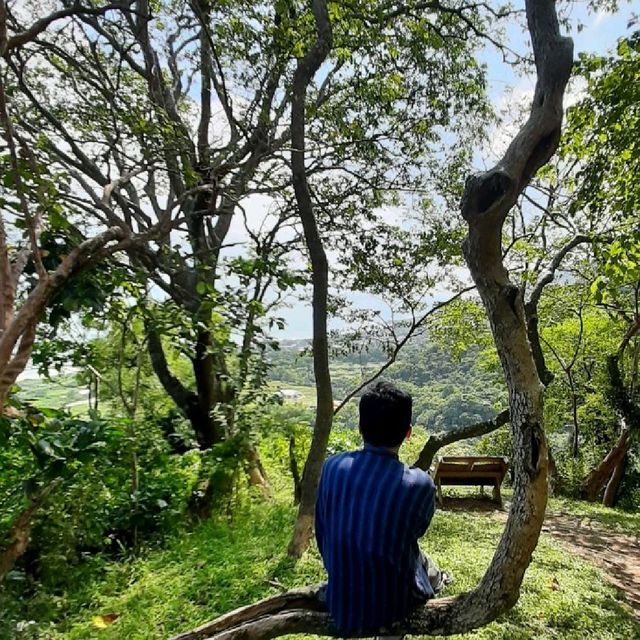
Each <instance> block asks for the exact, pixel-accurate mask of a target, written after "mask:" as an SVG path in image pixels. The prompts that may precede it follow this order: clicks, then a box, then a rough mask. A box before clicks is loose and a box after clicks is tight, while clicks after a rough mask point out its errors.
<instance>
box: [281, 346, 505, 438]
mask: <svg viewBox="0 0 640 640" xmlns="http://www.w3.org/2000/svg"><path fill="white" fill-rule="evenodd" d="M308 347H309V341H308V340H284V341H282V343H281V348H280V350H279V351H275V352H273V353H272V354H271V355H270V357H269V361H270V371H269V376H270V379H271V380H272V381H277V382H278V383H282V384H289V385H294V386H309V387H312V386H313V385H314V376H313V360H312V358H311V355H310V353H309V348H308ZM331 361H332V365H331V376H332V383H333V390H334V397H335V398H336V399H340V398H343V397H344V396H345V395H346V394H347V393H349V391H351V390H352V389H354V388H355V387H357V386H359V385H360V384H361V383H362V381H363V380H365V379H367V378H368V377H370V376H372V375H373V374H374V373H375V372H377V370H378V369H379V367H380V366H381V365H382V364H383V363H384V362H386V356H385V354H384V353H383V352H382V351H381V350H380V349H376V348H370V349H369V350H368V351H362V352H354V353H349V354H346V355H344V354H343V355H334V356H333V357H332V360H331ZM383 378H384V379H386V380H390V381H393V382H395V383H396V384H398V385H400V386H401V387H402V388H403V389H406V390H407V391H408V392H409V393H411V394H412V396H413V400H414V420H415V423H416V424H422V425H424V426H426V427H427V428H429V429H430V430H441V429H442V430H447V429H451V428H453V427H456V426H460V425H463V424H469V423H472V422H477V421H479V420H485V419H488V418H490V417H492V416H493V415H494V414H495V413H496V410H497V409H499V408H501V407H502V406H504V403H505V402H506V397H505V391H504V385H503V384H502V382H501V380H500V379H499V378H498V377H497V376H496V374H495V373H493V372H490V371H487V369H486V367H483V366H482V356H481V353H480V350H479V349H477V348H475V347H474V348H471V349H468V350H467V351H466V352H465V353H463V354H462V355H461V356H460V358H454V357H452V356H451V354H450V353H449V352H448V351H446V350H445V349H443V348H442V347H440V346H438V345H437V344H434V343H432V342H429V341H428V339H426V338H424V337H423V338H420V339H416V340H415V341H413V342H411V343H409V344H408V345H407V346H406V347H405V348H404V349H403V350H402V351H401V352H400V355H399V357H398V359H397V361H396V362H395V363H394V364H393V365H392V366H391V367H389V368H388V369H387V370H386V371H385V373H384V375H383Z"/></svg>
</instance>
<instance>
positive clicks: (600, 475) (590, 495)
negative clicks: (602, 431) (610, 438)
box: [580, 426, 631, 502]
mask: <svg viewBox="0 0 640 640" xmlns="http://www.w3.org/2000/svg"><path fill="white" fill-rule="evenodd" d="M630 438H631V432H630V431H629V429H627V428H626V427H624V426H623V428H622V431H621V433H620V436H619V437H618V439H617V440H616V442H615V444H614V445H613V447H612V448H611V450H610V451H609V453H608V454H607V455H606V456H605V458H604V460H603V461H602V462H601V463H600V464H599V465H598V466H597V467H596V468H595V469H593V471H591V473H589V475H588V476H587V477H586V478H585V479H584V480H583V482H582V485H581V487H580V497H581V498H583V499H584V500H588V501H589V502H595V501H596V500H597V499H598V498H599V496H600V494H601V493H602V491H603V489H604V488H605V485H606V484H607V482H608V480H609V478H611V476H612V474H613V472H614V470H615V469H616V467H617V466H618V464H619V463H620V461H621V460H622V459H623V458H624V457H625V456H626V455H627V451H628V449H629V444H630Z"/></svg>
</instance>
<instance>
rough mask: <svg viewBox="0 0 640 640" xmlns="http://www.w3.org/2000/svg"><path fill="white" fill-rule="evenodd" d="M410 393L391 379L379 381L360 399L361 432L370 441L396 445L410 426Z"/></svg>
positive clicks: (371, 442)
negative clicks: (389, 380)
mask: <svg viewBox="0 0 640 640" xmlns="http://www.w3.org/2000/svg"><path fill="white" fill-rule="evenodd" d="M411 406H412V400H411V396H410V395H409V394H408V393H405V392H404V391H401V390H400V389H398V387H396V386H395V385H394V384H391V383H390V382H382V381H381V382H377V383H376V384H374V385H372V386H370V387H368V388H367V390H366V391H365V392H364V393H363V394H362V397H361V398H360V433H361V434H362V438H363V439H364V441H365V442H366V443H367V444H371V445H373V446H376V447H397V446H398V445H400V444H402V441H403V440H404V439H405V437H406V436H407V433H408V432H409V429H410V428H411Z"/></svg>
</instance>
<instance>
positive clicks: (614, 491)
mask: <svg viewBox="0 0 640 640" xmlns="http://www.w3.org/2000/svg"><path fill="white" fill-rule="evenodd" d="M628 450H629V447H628V445H627V452H628ZM627 452H625V455H623V456H622V458H620V460H619V461H618V464H616V466H615V468H614V470H613V473H612V474H611V478H609V482H607V486H606V487H605V490H604V495H603V496H602V504H603V505H604V506H605V507H613V506H614V505H615V504H616V499H617V497H618V489H619V488H620V483H621V482H622V477H623V476H624V469H625V466H626V462H627Z"/></svg>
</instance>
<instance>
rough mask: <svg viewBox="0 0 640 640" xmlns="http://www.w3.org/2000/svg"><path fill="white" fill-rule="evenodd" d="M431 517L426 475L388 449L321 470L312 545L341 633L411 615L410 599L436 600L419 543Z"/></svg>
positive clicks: (340, 458) (337, 460)
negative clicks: (319, 559)
mask: <svg viewBox="0 0 640 640" xmlns="http://www.w3.org/2000/svg"><path fill="white" fill-rule="evenodd" d="M434 510H435V486H434V484H433V481H432V480H431V478H430V477H429V475H428V474H427V473H425V472H424V471H422V470H420V469H410V468H409V467H407V466H406V465H405V464H403V463H401V462H400V461H399V460H398V457H397V455H396V454H395V453H393V452H392V451H390V450H389V449H386V448H384V447H372V446H370V445H365V448H364V449H363V450H362V451H354V452H350V453H341V454H338V455H335V456H332V457H331V458H329V459H328V460H327V461H326V462H325V464H324V467H323V468H322V477H321V478H320V486H319V487H318V499H317V502H316V538H317V541H318V548H319V549H320V554H321V555H322V559H323V561H324V565H325V568H326V569H327V573H328V574H329V581H328V584H327V591H326V600H327V608H328V610H329V613H330V614H331V617H332V618H333V620H334V622H335V624H336V626H337V628H338V629H339V630H340V631H341V632H344V633H350V632H361V631H375V630H378V629H382V628H388V627H389V626H390V625H391V624H393V623H394V622H399V621H400V620H402V619H403V618H404V617H405V616H406V615H407V614H408V613H409V609H410V607H411V606H412V597H414V598H415V595H419V596H421V597H423V598H424V599H427V598H429V597H432V596H433V589H432V588H431V584H430V583H429V579H428V577H427V573H426V571H425V569H424V567H423V565H422V562H420V554H419V549H418V543H417V540H418V538H420V537H421V536H422V535H424V532H425V531H426V530H427V527H428V526H429V523H430V522H431V518H432V517H433V513H434ZM413 604H415V600H413Z"/></svg>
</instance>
